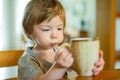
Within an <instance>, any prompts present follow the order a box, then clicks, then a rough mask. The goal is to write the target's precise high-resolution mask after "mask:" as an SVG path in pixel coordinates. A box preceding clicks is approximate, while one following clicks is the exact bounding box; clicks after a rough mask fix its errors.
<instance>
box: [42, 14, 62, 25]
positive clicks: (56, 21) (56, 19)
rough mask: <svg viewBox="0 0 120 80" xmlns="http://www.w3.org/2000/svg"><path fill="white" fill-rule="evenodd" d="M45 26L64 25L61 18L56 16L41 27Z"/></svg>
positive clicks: (44, 22)
mask: <svg viewBox="0 0 120 80" xmlns="http://www.w3.org/2000/svg"><path fill="white" fill-rule="evenodd" d="M45 24H49V25H60V24H62V25H63V21H62V19H61V18H60V17H59V16H56V17H54V18H52V19H51V20H48V19H47V20H45V21H43V22H42V23H41V25H45Z"/></svg>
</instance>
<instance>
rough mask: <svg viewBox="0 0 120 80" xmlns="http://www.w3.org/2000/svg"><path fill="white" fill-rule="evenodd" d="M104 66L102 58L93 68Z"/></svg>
mask: <svg viewBox="0 0 120 80" xmlns="http://www.w3.org/2000/svg"><path fill="white" fill-rule="evenodd" d="M104 64H105V62H104V60H103V58H101V59H99V60H98V61H97V62H96V63H95V66H101V65H104Z"/></svg>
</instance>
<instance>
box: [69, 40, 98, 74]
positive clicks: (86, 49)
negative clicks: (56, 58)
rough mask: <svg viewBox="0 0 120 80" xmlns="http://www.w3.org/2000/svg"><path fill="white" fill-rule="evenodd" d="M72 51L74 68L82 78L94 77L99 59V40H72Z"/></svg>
mask: <svg viewBox="0 0 120 80" xmlns="http://www.w3.org/2000/svg"><path fill="white" fill-rule="evenodd" d="M70 49H71V52H72V55H73V58H74V63H73V66H72V68H73V69H74V70H75V71H76V72H77V73H78V74H79V75H80V76H92V69H93V68H94V64H95V62H97V60H98V57H99V49H100V41H99V39H98V38H72V39H71V41H70Z"/></svg>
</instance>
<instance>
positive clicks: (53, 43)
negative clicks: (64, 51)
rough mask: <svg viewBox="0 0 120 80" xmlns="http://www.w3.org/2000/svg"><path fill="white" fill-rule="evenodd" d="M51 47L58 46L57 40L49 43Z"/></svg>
mask: <svg viewBox="0 0 120 80" xmlns="http://www.w3.org/2000/svg"><path fill="white" fill-rule="evenodd" d="M49 44H50V46H51V47H56V46H57V45H58V41H57V40H52V41H51V42H49Z"/></svg>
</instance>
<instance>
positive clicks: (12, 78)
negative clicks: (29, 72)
mask: <svg viewBox="0 0 120 80" xmlns="http://www.w3.org/2000/svg"><path fill="white" fill-rule="evenodd" d="M17 69H18V67H17V66H13V67H0V80H17ZM10 71H12V74H8V73H7V72H10ZM62 80H120V69H116V70H106V71H102V72H101V73H100V74H99V75H97V76H94V77H81V76H79V77H77V78H71V79H62Z"/></svg>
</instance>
